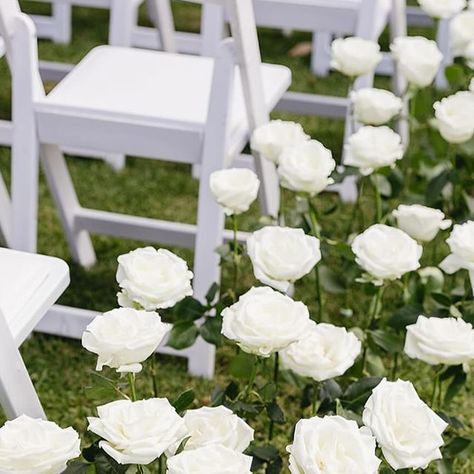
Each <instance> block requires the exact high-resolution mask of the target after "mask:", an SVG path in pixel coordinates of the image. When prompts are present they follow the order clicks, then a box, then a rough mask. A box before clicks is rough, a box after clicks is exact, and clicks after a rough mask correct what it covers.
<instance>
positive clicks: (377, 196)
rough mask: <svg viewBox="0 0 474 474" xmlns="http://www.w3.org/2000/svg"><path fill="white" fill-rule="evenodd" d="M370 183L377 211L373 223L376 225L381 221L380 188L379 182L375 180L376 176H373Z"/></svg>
mask: <svg viewBox="0 0 474 474" xmlns="http://www.w3.org/2000/svg"><path fill="white" fill-rule="evenodd" d="M372 183H373V185H374V192H375V204H376V209H377V214H376V221H375V223H376V224H377V223H379V222H380V221H381V220H382V196H381V195H380V186H379V181H378V179H377V175H374V176H373V179H372Z"/></svg>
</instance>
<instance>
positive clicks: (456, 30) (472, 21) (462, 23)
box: [449, 10, 474, 56]
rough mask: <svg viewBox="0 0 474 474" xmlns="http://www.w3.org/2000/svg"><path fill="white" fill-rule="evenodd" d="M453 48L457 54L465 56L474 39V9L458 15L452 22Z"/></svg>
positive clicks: (451, 39)
mask: <svg viewBox="0 0 474 474" xmlns="http://www.w3.org/2000/svg"><path fill="white" fill-rule="evenodd" d="M449 38H450V41H451V49H452V51H453V54H454V55H455V56H464V54H465V52H466V48H467V47H468V46H469V43H470V42H471V41H474V10H469V11H464V12H461V13H459V15H456V16H455V17H454V18H453V19H452V20H451V23H450V36H449Z"/></svg>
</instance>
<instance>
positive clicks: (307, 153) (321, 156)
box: [278, 140, 336, 196]
mask: <svg viewBox="0 0 474 474" xmlns="http://www.w3.org/2000/svg"><path fill="white" fill-rule="evenodd" d="M335 168H336V162H335V161H334V160H333V158H332V153H331V151H330V150H328V149H327V148H326V147H325V146H324V145H323V144H322V143H320V142H318V141H317V140H308V141H306V142H303V143H300V144H298V145H295V146H292V147H287V148H285V149H284V150H283V151H282V153H281V154H280V159H279V166H278V174H279V175H280V179H281V185H282V186H283V187H285V188H287V189H290V190H292V191H296V192H304V193H309V194H310V195H311V196H314V195H315V194H318V193H320V192H321V191H324V190H325V189H326V188H327V186H329V185H330V184H332V183H334V180H333V179H331V178H330V176H331V173H332V172H333V171H334V169H335Z"/></svg>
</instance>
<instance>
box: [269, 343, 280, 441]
mask: <svg viewBox="0 0 474 474" xmlns="http://www.w3.org/2000/svg"><path fill="white" fill-rule="evenodd" d="M279 373H280V354H279V353H278V352H275V364H274V366H273V383H274V385H275V400H276V399H277V397H278V375H279ZM274 428H275V422H274V421H273V420H270V426H269V428H268V440H269V441H271V440H272V439H273V431H274Z"/></svg>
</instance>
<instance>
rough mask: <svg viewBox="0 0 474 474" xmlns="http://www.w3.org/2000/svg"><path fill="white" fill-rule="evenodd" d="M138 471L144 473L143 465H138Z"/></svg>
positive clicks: (139, 473)
mask: <svg viewBox="0 0 474 474" xmlns="http://www.w3.org/2000/svg"><path fill="white" fill-rule="evenodd" d="M137 472H138V474H143V473H144V472H145V471H144V470H143V467H142V466H139V465H137ZM160 472H161V471H160Z"/></svg>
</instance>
